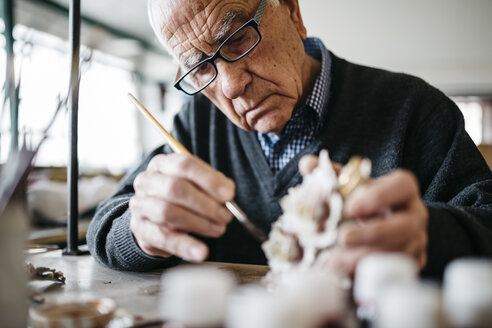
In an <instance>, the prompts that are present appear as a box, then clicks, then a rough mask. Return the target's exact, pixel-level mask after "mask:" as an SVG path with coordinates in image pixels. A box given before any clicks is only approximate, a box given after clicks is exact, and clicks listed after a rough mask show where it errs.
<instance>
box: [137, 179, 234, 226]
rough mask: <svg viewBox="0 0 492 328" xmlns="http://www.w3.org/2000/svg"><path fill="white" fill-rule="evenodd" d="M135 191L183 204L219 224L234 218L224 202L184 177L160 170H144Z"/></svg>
mask: <svg viewBox="0 0 492 328" xmlns="http://www.w3.org/2000/svg"><path fill="white" fill-rule="evenodd" d="M135 192H136V194H138V195H140V194H142V193H143V194H145V195H146V196H150V197H155V198H160V199H163V200H165V201H168V202H170V203H174V204H176V205H181V206H182V207H184V208H187V209H188V210H189V211H193V212H195V213H197V214H200V215H202V216H206V217H207V218H209V219H210V220H212V221H214V222H216V223H219V224H223V223H228V222H230V221H231V219H232V214H231V213H230V212H229V211H228V210H227V208H226V207H225V206H224V205H223V204H222V203H219V202H218V201H217V200H215V199H214V198H212V197H210V195H209V194H206V193H204V192H203V191H202V190H201V189H197V188H196V186H195V185H194V184H193V183H192V182H190V181H188V180H185V179H183V178H179V177H175V176H169V175H164V174H162V173H159V172H148V171H146V172H142V173H141V174H139V175H138V176H137V178H136V179H135Z"/></svg>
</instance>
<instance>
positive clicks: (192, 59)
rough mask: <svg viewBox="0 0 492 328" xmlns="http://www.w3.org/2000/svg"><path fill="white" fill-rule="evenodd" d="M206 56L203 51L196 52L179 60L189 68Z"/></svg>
mask: <svg viewBox="0 0 492 328" xmlns="http://www.w3.org/2000/svg"><path fill="white" fill-rule="evenodd" d="M205 58H206V55H205V54H204V53H203V52H197V53H195V54H193V55H191V56H188V57H183V59H182V60H181V63H182V65H183V66H184V68H186V69H191V68H192V67H193V66H195V65H196V64H198V63H199V62H201V61H202V60H204V59H205Z"/></svg>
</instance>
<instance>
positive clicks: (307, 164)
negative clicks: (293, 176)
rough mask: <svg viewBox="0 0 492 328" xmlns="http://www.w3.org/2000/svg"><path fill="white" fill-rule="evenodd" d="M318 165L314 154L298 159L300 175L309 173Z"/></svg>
mask: <svg viewBox="0 0 492 328" xmlns="http://www.w3.org/2000/svg"><path fill="white" fill-rule="evenodd" d="M316 166H318V157H317V156H314V155H306V156H303V157H302V158H301V160H300V161H299V172H300V173H301V175H302V176H306V175H308V174H309V173H311V172H312V171H313V170H314V169H315V168H316Z"/></svg>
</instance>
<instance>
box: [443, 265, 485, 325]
mask: <svg viewBox="0 0 492 328" xmlns="http://www.w3.org/2000/svg"><path fill="white" fill-rule="evenodd" d="M443 297H444V311H445V314H446V318H447V320H448V324H449V326H450V327H460V328H461V327H465V328H467V327H473V328H487V327H492V260H490V259H477V258H464V259H458V260H455V261H453V262H451V263H450V264H449V265H448V266H447V267H446V271H445V272H444V291H443Z"/></svg>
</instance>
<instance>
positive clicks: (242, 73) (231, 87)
mask: <svg viewBox="0 0 492 328" xmlns="http://www.w3.org/2000/svg"><path fill="white" fill-rule="evenodd" d="M216 65H217V70H218V76H217V77H218V78H219V79H220V85H221V88H222V92H223V93H224V95H225V96H226V97H227V98H229V99H236V98H238V97H240V96H241V95H242V94H243V93H244V91H245V89H246V87H247V86H248V84H249V83H251V81H252V76H251V73H249V72H248V71H247V70H246V65H245V62H244V61H237V62H234V63H228V62H226V61H224V60H221V59H219V60H217V61H216Z"/></svg>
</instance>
